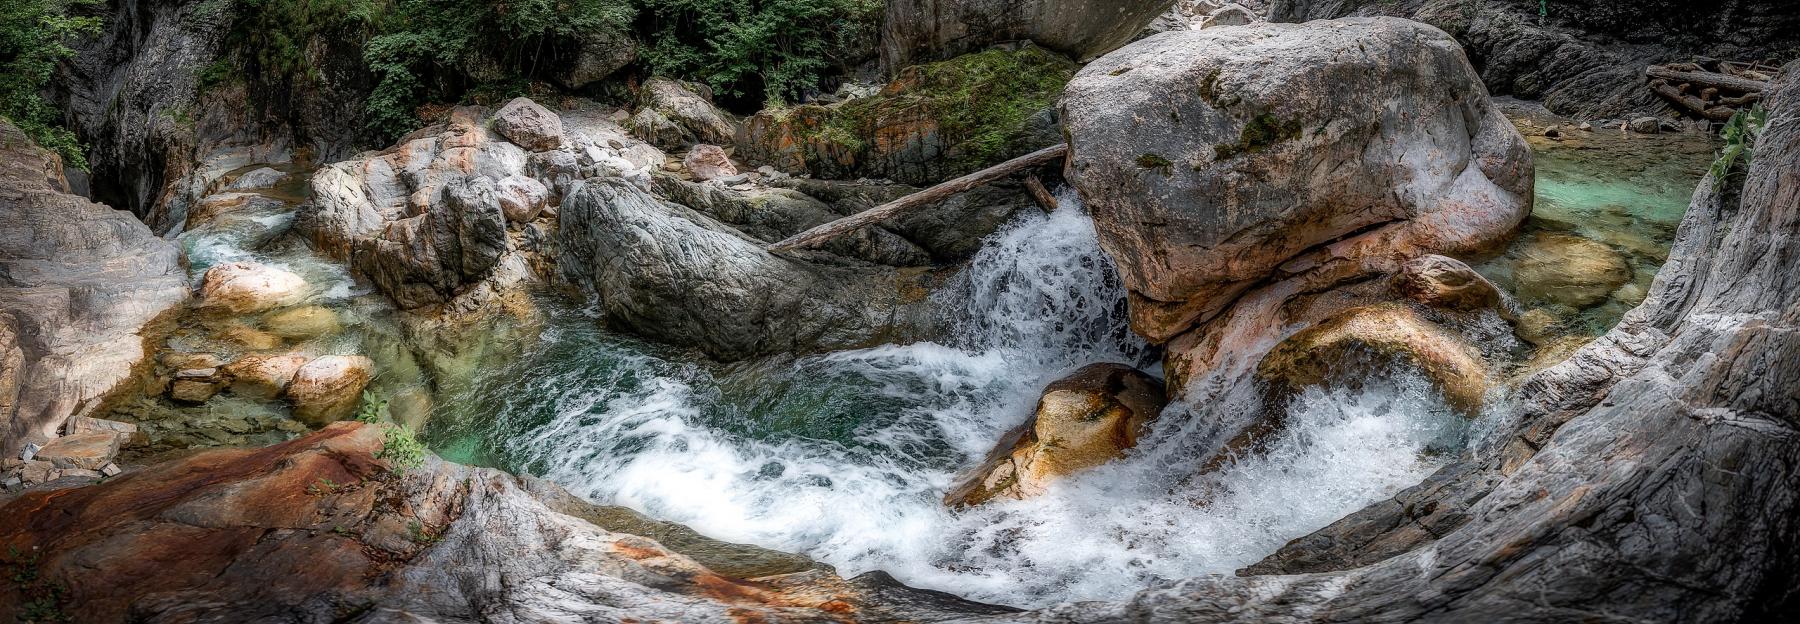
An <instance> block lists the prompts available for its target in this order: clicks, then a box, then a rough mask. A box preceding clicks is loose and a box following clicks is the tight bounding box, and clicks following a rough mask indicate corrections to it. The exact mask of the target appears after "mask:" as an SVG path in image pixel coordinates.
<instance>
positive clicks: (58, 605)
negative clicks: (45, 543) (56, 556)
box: [0, 547, 69, 623]
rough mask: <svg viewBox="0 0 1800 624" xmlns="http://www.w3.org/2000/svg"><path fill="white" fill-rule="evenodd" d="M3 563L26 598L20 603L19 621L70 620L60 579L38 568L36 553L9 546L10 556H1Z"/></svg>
mask: <svg viewBox="0 0 1800 624" xmlns="http://www.w3.org/2000/svg"><path fill="white" fill-rule="evenodd" d="M0 564H4V565H5V566H6V572H7V575H8V578H10V579H11V580H12V584H13V590H14V591H16V592H18V594H19V597H20V598H21V599H22V600H24V602H23V603H20V605H19V611H18V615H17V617H18V621H19V622H21V623H39V622H43V623H48V622H67V621H69V616H68V615H67V614H64V613H63V611H62V603H63V592H64V588H63V586H62V584H61V583H56V582H53V581H50V580H48V579H46V578H44V577H43V575H42V574H40V573H39V572H38V555H37V553H32V554H30V555H23V554H21V553H20V552H19V549H18V548H14V547H8V548H7V557H6V558H5V559H0Z"/></svg>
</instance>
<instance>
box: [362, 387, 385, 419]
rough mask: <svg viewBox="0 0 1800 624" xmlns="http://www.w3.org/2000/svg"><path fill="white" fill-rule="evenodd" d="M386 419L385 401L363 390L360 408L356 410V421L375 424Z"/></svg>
mask: <svg viewBox="0 0 1800 624" xmlns="http://www.w3.org/2000/svg"><path fill="white" fill-rule="evenodd" d="M386 419H387V399H383V398H381V397H380V396H379V395H376V394H375V393H374V392H370V391H368V390H364V391H363V393H362V407H361V408H358V409H357V411H356V420H357V421H359V422H366V423H369V424H375V423H378V422H381V421H383V420H386Z"/></svg>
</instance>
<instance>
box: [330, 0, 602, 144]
mask: <svg viewBox="0 0 1800 624" xmlns="http://www.w3.org/2000/svg"><path fill="white" fill-rule="evenodd" d="M633 15H635V10H634V8H633V7H632V5H631V4H630V0H514V1H511V2H497V1H495V0H399V2H397V3H396V4H395V5H394V7H393V17H392V20H391V22H390V24H391V25H392V28H391V29H389V30H388V31H387V32H385V33H383V34H381V35H380V36H377V37H375V38H373V39H371V40H370V41H369V44H368V46H367V48H366V49H365V50H364V51H363V58H364V59H365V60H366V61H367V62H368V65H369V68H370V69H371V70H372V71H374V73H375V77H376V79H377V83H376V85H375V89H374V92H373V93H372V94H371V95H370V97H369V100H368V103H367V112H368V115H369V123H370V125H371V127H372V128H373V129H375V130H376V131H377V132H378V133H380V134H383V135H385V136H389V137H391V136H397V135H399V134H403V133H405V132H407V131H410V130H412V129H413V128H415V127H417V125H418V115H417V112H416V111H417V109H418V107H419V106H420V105H421V104H424V103H426V102H433V101H436V102H442V101H456V100H461V99H463V98H464V97H466V96H467V95H469V94H470V93H472V92H488V93H493V94H496V95H498V94H508V93H513V92H516V91H518V90H520V87H519V86H518V85H519V84H520V83H523V82H524V79H525V78H527V77H529V76H530V75H531V74H532V73H533V72H535V71H537V70H538V69H539V68H538V66H537V63H538V61H540V60H545V56H546V55H547V53H548V52H549V51H551V50H552V49H554V48H555V47H557V46H558V45H559V44H560V45H569V44H571V43H572V42H574V41H576V40H578V39H579V38H580V37H581V36H583V35H587V34H590V33H597V32H621V33H622V32H624V31H625V29H626V28H627V27H628V26H629V25H630V22H631V18H632V16H633ZM472 69H474V70H477V71H471V70H472ZM496 72H497V73H499V74H501V75H500V76H499V77H487V76H478V75H477V74H489V73H496ZM479 78H486V79H479ZM496 83H501V84H498V85H497V84H496ZM505 83H512V84H510V85H508V84H505Z"/></svg>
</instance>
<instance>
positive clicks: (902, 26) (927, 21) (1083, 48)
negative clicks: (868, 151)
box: [881, 0, 1172, 69]
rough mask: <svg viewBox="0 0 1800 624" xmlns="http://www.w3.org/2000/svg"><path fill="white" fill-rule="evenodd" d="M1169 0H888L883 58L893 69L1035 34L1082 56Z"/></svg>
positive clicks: (1122, 35) (1112, 43) (1151, 16)
mask: <svg viewBox="0 0 1800 624" xmlns="http://www.w3.org/2000/svg"><path fill="white" fill-rule="evenodd" d="M1171 4H1172V0H1118V1H1114V2H1085V1H1077V0H893V1H890V2H888V3H887V14H886V16H885V20H884V21H883V23H882V31H881V62H882V65H883V66H885V67H888V68H890V69H898V68H901V67H906V66H908V65H913V64H917V63H923V62H928V61H939V60H943V59H947V58H950V57H953V56H957V55H960V54H966V53H969V52H974V51H976V50H980V49H982V48H986V47H988V46H991V45H993V44H996V43H1001V42H1009V41H1026V40H1028V41H1033V42H1036V43H1037V44H1038V45H1041V46H1044V47H1046V48H1050V49H1052V50H1056V51H1058V52H1061V53H1063V54H1067V55H1069V56H1071V57H1074V58H1076V59H1078V60H1085V59H1089V58H1093V57H1095V56H1098V55H1101V54H1105V53H1106V52H1108V51H1110V50H1112V49H1114V48H1117V47H1119V46H1121V45H1124V44H1125V42H1127V41H1130V40H1131V38H1132V37H1133V36H1135V35H1137V34H1138V33H1139V32H1140V31H1142V30H1143V29H1144V27H1145V26H1147V25H1149V24H1150V22H1151V21H1152V20H1155V19H1156V17H1157V16H1158V15H1161V14H1162V13H1163V12H1164V11H1167V10H1168V8H1169V6H1170V5H1171Z"/></svg>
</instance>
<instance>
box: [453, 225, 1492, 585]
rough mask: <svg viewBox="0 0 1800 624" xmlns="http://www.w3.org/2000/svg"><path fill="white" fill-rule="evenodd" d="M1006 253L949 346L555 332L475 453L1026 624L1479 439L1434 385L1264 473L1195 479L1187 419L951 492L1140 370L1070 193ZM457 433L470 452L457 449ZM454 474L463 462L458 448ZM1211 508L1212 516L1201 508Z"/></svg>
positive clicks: (984, 276)
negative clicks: (652, 340)
mask: <svg viewBox="0 0 1800 624" xmlns="http://www.w3.org/2000/svg"><path fill="white" fill-rule="evenodd" d="M1062 199H1063V205H1064V207H1063V208H1062V209H1061V210H1060V211H1058V212H1056V213H1054V214H1050V215H1045V214H1041V213H1036V212H1030V211H1027V212H1028V214H1023V215H1022V216H1020V217H1019V218H1018V220H1017V221H1016V222H1014V223H1012V224H1011V225H1010V226H1008V227H1007V228H1005V229H1004V230H1003V231H1001V232H999V233H997V234H995V235H994V236H993V237H992V238H991V239H990V240H989V241H988V243H987V245H986V246H985V249H984V250H983V251H982V252H981V253H980V255H979V256H978V257H977V258H975V259H974V261H973V262H972V263H971V264H970V266H969V267H968V268H967V269H966V270H964V271H962V272H961V274H960V276H959V277H958V278H957V279H959V280H961V282H960V283H959V284H958V285H956V287H954V288H950V289H946V291H944V292H943V293H941V294H940V300H939V303H940V304H941V305H942V308H943V314H945V315H947V316H949V317H951V318H952V319H953V321H954V326H955V327H956V331H954V332H952V333H953V335H954V339H951V340H948V341H946V343H943V344H940V343H922V344H914V345H908V346H887V347H880V348H875V349H868V350H862V351H854V352H845V353H835V354H830V355H824V356H816V357H806V358H799V359H793V358H778V359H774V360H769V361H763V362H757V363H752V364H740V365H732V366H719V365H715V364H708V363H700V362H693V361H689V360H686V359H683V357H685V356H674V355H668V354H664V353H662V352H661V350H659V349H657V348H654V347H651V346H648V345H645V344H643V343H640V342H637V341H634V340H629V339H624V338H620V337H617V336H615V335H611V334H608V333H606V332H605V331H604V330H600V329H595V328H594V324H593V323H592V322H591V321H587V320H585V319H583V320H579V321H578V322H575V323H569V324H564V325H559V326H557V327H554V328H552V329H551V330H549V331H548V332H546V334H545V342H544V345H543V346H542V347H541V348H540V349H538V351H537V352H535V353H533V354H531V355H528V356H527V357H526V358H525V361H523V362H521V363H520V364H519V365H518V366H517V367H516V369H514V370H509V371H506V372H504V373H500V374H496V375H493V379H491V380H489V381H488V382H486V384H485V385H484V386H483V387H482V388H481V389H479V390H477V393H478V395H479V396H476V397H473V400H472V401H470V404H471V405H472V406H475V407H472V408H471V409H476V410H479V411H480V416H479V418H472V419H465V420H468V421H471V422H473V421H479V422H480V424H479V425H471V426H473V427H475V428H474V429H473V430H470V431H464V432H461V433H460V435H461V436H463V438H464V439H466V440H467V442H466V444H467V445H468V446H471V447H481V448H480V450H468V449H465V451H466V452H467V453H468V454H469V455H476V454H485V455H486V456H488V457H487V458H488V459H489V460H490V461H494V462H496V463H500V464H503V465H506V466H508V467H512V468H516V469H521V470H525V471H529V472H532V473H535V474H539V475H541V476H544V477H547V478H549V479H551V480H553V481H556V482H558V483H561V484H563V485H564V486H567V487H569V488H570V489H572V490H574V491H575V492H577V493H579V494H581V495H583V496H586V497H587V498H589V499H590V500H592V501H594V502H596V503H601V504H616V505H624V506H628V507H632V508H634V509H637V510H639V511H642V512H644V513H647V514H649V515H651V516H654V517H656V518H660V519H665V520H671V521H675V522H680V523H682V524H686V525H688V526H690V527H693V528H694V529H696V530H699V531H700V532H702V533H705V534H707V535H710V536H712V537H715V538H719V539H723V540H727V541H734V542H744V543H752V544H757V545H760V546H765V547H769V548H774V549H779V550H785V551H791V552H798V553H803V554H806V555H808V556H810V557H813V558H815V559H817V560H819V561H823V562H825V563H828V564H831V565H833V566H836V567H837V569H838V571H839V573H841V574H843V575H844V576H846V577H848V576H851V575H855V574H859V573H863V572H867V571H872V570H883V571H886V572H889V573H891V574H893V575H894V576H895V577H897V578H898V579H899V580H901V581H903V582H905V583H908V584H910V585H913V586H917V587H925V588H932V589H940V590H945V591H949V592H953V593H956V594H958V595H962V596H965V597H968V598H971V599H975V600H980V601H985V602H993V603H1000V604H1009V605H1015V606H1023V607H1029V606H1041V605H1046V604H1053V603H1057V602H1062V601H1069V600H1082V599H1099V598H1119V597H1122V596H1126V595H1129V594H1130V593H1131V592H1134V591H1136V590H1139V589H1142V588H1144V587H1145V586H1146V585H1149V584H1151V583H1154V582H1157V581H1161V580H1172V579H1179V578H1183V577H1189V576H1194V575H1198V574H1205V573H1227V574H1229V573H1230V572H1231V571H1232V570H1234V569H1236V568H1238V567H1241V566H1243V565H1246V564H1250V563H1253V562H1255V561H1257V560H1258V559H1260V558H1262V557H1264V556H1266V555H1268V554H1270V553H1272V552H1274V551H1275V550H1276V549H1277V548H1279V547H1280V546H1281V545H1282V544H1284V543H1285V542H1287V541H1288V540H1290V539H1293V538H1295V537H1299V536H1301V535H1304V534H1306V533H1308V532H1310V531H1313V530H1315V529H1318V528H1320V527H1322V526H1324V525H1326V524H1328V523H1330V522H1331V521H1333V520H1335V519H1337V518H1339V517H1342V516H1343V515H1345V514H1347V513H1349V512H1353V511H1355V510H1357V509H1360V508H1362V507H1364V506H1366V505H1368V504H1369V503H1372V502H1375V501H1377V500H1380V499H1382V498H1384V497H1387V496H1390V495H1392V494H1393V493H1394V492H1396V491H1397V490H1399V489H1400V488H1404V487H1406V486H1409V485H1412V484H1413V483H1416V482H1418V481H1419V480H1420V479H1421V478H1423V477H1425V476H1427V475H1429V474H1430V473H1431V472H1432V471H1433V470H1435V469H1437V468H1438V467H1439V466H1441V465H1442V462H1443V460H1442V459H1440V458H1439V454H1437V453H1434V452H1432V451H1433V450H1435V449H1441V448H1443V447H1446V446H1449V447H1451V448H1453V447H1454V445H1455V444H1458V443H1459V442H1458V440H1459V439H1460V437H1461V436H1462V435H1464V429H1465V425H1464V424H1463V423H1462V421H1461V419H1459V418H1457V417H1455V416H1453V415H1451V413H1450V412H1449V410H1448V409H1447V408H1446V407H1444V405H1443V404H1442V402H1441V401H1440V400H1439V399H1437V398H1436V396H1435V394H1434V393H1432V392H1430V391H1428V390H1427V386H1426V385H1425V384H1424V383H1422V382H1421V381H1419V380H1417V379H1413V378H1411V377H1409V376H1405V375H1400V376H1396V377H1395V378H1391V379H1378V380H1368V381H1367V383H1365V384H1364V386H1363V387H1362V388H1360V389H1358V390H1355V391H1350V390H1333V391H1327V390H1321V389H1312V390H1308V391H1306V392H1304V393H1302V394H1301V395H1300V396H1298V397H1297V398H1295V399H1294V400H1293V403H1292V405H1291V409H1290V413H1291V415H1290V425H1291V426H1290V427H1289V428H1288V429H1287V431H1286V433H1284V434H1282V436H1281V437H1280V439H1279V440H1278V441H1277V442H1275V443H1274V444H1273V445H1272V446H1271V450H1270V451H1269V452H1268V453H1266V454H1265V455H1262V456H1257V457H1253V458H1247V459H1243V460H1240V461H1239V462H1237V463H1236V464H1234V465H1232V466H1230V467H1228V468H1227V469H1226V470H1224V471H1221V472H1219V473H1217V474H1215V475H1207V476H1196V475H1195V474H1194V472H1195V471H1196V470H1197V466H1196V465H1195V464H1196V463H1197V462H1196V461H1194V460H1193V459H1192V455H1191V454H1184V452H1185V451H1184V449H1182V448H1181V446H1180V443H1181V441H1182V440H1181V436H1180V435H1178V433H1179V432H1180V429H1181V425H1182V423H1183V422H1184V421H1187V420H1188V419H1190V418H1195V417H1199V416H1192V415H1190V414H1189V413H1186V412H1184V410H1186V409H1187V408H1184V407H1180V406H1171V408H1170V412H1169V413H1168V414H1167V415H1165V417H1164V418H1163V420H1162V421H1160V422H1159V423H1158V431H1157V432H1156V434H1153V435H1151V436H1148V437H1147V440H1148V442H1147V444H1148V445H1149V446H1147V447H1146V448H1140V449H1138V450H1137V451H1136V452H1135V453H1134V454H1133V455H1132V456H1130V457H1127V458H1126V459H1124V460H1121V461H1117V462H1114V463H1112V464H1109V465H1106V466H1103V467H1101V468H1099V469H1096V470H1093V471H1091V472H1088V473H1086V474H1083V475H1080V476H1079V477H1077V478H1073V479H1070V480H1068V481H1066V482H1064V483H1062V484H1060V485H1059V486H1057V487H1055V488H1053V489H1052V491H1050V492H1049V493H1048V494H1046V495H1044V496H1041V497H1039V498H1035V499H1032V500H1028V501H1007V502H996V503H993V504H990V505H987V506H984V507H981V508H977V509H973V510H966V511H951V510H948V509H946V508H945V507H944V505H943V504H942V502H941V498H942V496H943V494H944V491H945V490H946V489H947V488H948V486H949V485H950V484H951V482H952V480H953V479H954V478H955V477H956V475H957V474H958V473H959V471H961V470H965V469H967V468H968V467H969V466H970V465H971V464H973V463H974V462H975V461H977V460H979V459H980V458H981V456H982V455H984V454H985V453H986V452H987V451H988V450H989V449H990V448H991V447H992V446H993V445H994V443H995V440H996V439H997V438H998V437H999V436H1000V435H1001V434H1002V433H1003V432H1004V431H1006V430H1007V429H1009V428H1011V427H1013V426H1015V425H1017V424H1018V423H1019V422H1020V421H1021V420H1022V419H1024V418H1025V417H1026V416H1027V415H1028V414H1029V412H1030V410H1031V408H1032V406H1033V404H1034V403H1035V401H1036V399H1037V395H1038V393H1039V391H1040V390H1041V389H1042V387H1043V386H1044V385H1045V384H1046V383H1048V382H1049V381H1051V380H1054V379H1055V378H1057V377H1059V376H1061V375H1064V374H1066V373H1068V372H1071V371H1073V370H1074V369H1076V368H1078V367H1080V366H1083V365H1086V364H1089V363H1093V362H1102V361H1112V362H1125V363H1133V364H1136V363H1139V362H1138V360H1139V359H1140V358H1142V356H1143V355H1144V352H1145V350H1146V349H1145V347H1144V345H1143V344H1142V343H1141V342H1139V341H1138V340H1137V339H1136V338H1135V336H1133V335H1132V334H1131V333H1130V332H1129V331H1128V330H1127V328H1126V320H1125V316H1124V310H1123V304H1122V300H1123V290H1122V289H1121V287H1120V286H1119V285H1118V283H1117V278H1116V277H1115V276H1114V272H1113V268H1112V267H1111V265H1110V263H1109V262H1108V261H1107V259H1106V257H1105V256H1104V255H1103V254H1102V253H1101V252H1100V250H1099V248H1098V245H1097V243H1096V241H1095V236H1094V231H1093V226H1092V224H1091V222H1090V221H1089V219H1088V218H1087V216H1086V214H1085V213H1084V212H1083V209H1082V208H1081V206H1080V205H1079V204H1078V202H1077V201H1075V198H1074V197H1073V196H1072V195H1066V196H1065V197H1063V198H1062ZM452 437H455V436H452ZM443 446H444V447H445V448H443V449H442V450H443V451H444V452H445V453H446V455H448V456H451V457H452V458H455V459H461V458H460V457H457V454H458V452H459V451H458V449H456V448H455V446H456V445H455V444H447V445H443ZM1201 499H1204V500H1205V501H1206V502H1205V503H1201V502H1198V501H1200V500H1201Z"/></svg>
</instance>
